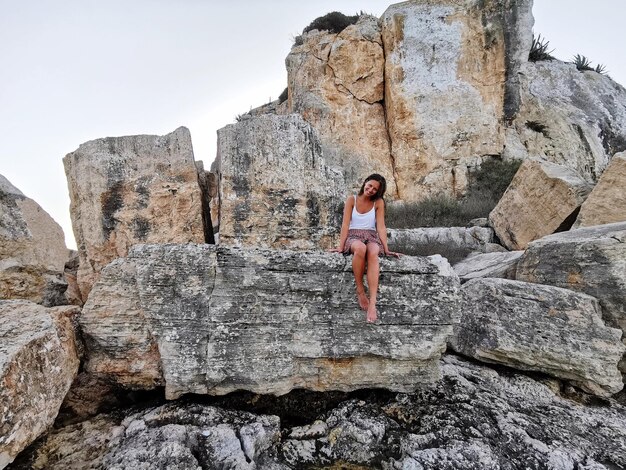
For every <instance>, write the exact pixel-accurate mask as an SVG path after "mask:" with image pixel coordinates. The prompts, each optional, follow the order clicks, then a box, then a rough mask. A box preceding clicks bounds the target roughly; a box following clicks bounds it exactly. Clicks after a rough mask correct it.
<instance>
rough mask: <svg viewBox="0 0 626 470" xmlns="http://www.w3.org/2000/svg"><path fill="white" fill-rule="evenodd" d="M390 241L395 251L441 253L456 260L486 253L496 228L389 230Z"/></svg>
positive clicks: (423, 254)
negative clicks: (477, 253)
mask: <svg viewBox="0 0 626 470" xmlns="http://www.w3.org/2000/svg"><path fill="white" fill-rule="evenodd" d="M387 241H388V243H389V248H390V249H391V250H392V251H398V252H400V253H404V254H408V255H420V256H429V255H434V254H440V255H442V256H444V257H445V258H448V260H449V261H450V262H451V263H453V262H456V261H458V260H460V259H463V258H465V257H466V256H467V255H469V254H470V253H471V252H474V251H477V252H483V253H484V252H486V251H487V250H488V249H490V248H489V246H490V244H491V242H492V241H493V229H491V228H488V227H420V228H411V229H387Z"/></svg>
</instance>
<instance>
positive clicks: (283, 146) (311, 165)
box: [212, 114, 344, 250]
mask: <svg viewBox="0 0 626 470" xmlns="http://www.w3.org/2000/svg"><path fill="white" fill-rule="evenodd" d="M217 135H218V157H217V159H216V161H215V163H214V166H213V167H212V171H213V172H214V173H216V174H217V175H218V177H219V181H220V183H219V201H218V202H219V204H218V203H217V202H216V204H215V205H214V210H218V211H219V215H218V218H219V221H220V227H219V240H220V243H221V244H225V245H236V246H254V247H263V248H287V249H304V250H306V249H320V248H330V247H332V246H334V245H335V244H336V241H337V239H338V230H339V228H340V226H341V214H342V207H343V201H344V189H343V187H344V184H343V179H342V176H341V174H340V172H338V171H336V170H333V169H332V168H330V167H329V166H327V165H326V163H325V160H324V157H323V154H322V152H321V143H320V140H319V138H318V137H317V133H316V132H315V130H314V129H313V128H312V127H311V125H310V124H308V123H307V122H305V121H304V120H303V119H302V118H301V117H299V116H298V115H295V114H291V115H288V116H277V115H271V114H270V115H263V116H258V117H254V118H247V119H243V120H241V121H240V122H238V123H236V124H232V125H230V126H226V127H224V128H223V129H220V130H219V131H218V134H217Z"/></svg>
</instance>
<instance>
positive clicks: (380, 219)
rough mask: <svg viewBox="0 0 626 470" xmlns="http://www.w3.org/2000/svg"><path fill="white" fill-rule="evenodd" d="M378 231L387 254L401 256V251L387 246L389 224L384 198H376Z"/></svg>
mask: <svg viewBox="0 0 626 470" xmlns="http://www.w3.org/2000/svg"><path fill="white" fill-rule="evenodd" d="M376 232H378V238H380V241H381V243H382V244H383V250H385V255H386V256H395V257H396V258H398V257H400V253H395V252H393V251H390V250H389V246H387V226H386V225H385V201H383V200H382V199H377V200H376Z"/></svg>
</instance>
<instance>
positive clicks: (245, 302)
mask: <svg viewBox="0 0 626 470" xmlns="http://www.w3.org/2000/svg"><path fill="white" fill-rule="evenodd" d="M381 265H382V276H381V286H380V289H379V302H378V306H379V317H380V320H379V321H378V322H377V323H376V324H375V325H367V324H366V323H365V314H364V312H362V311H361V310H359V309H358V306H357V304H356V300H355V295H354V285H353V282H354V281H353V277H352V272H351V266H350V259H349V258H344V257H343V256H340V255H337V254H330V253H321V252H317V253H315V252H308V253H298V252H288V251H272V250H239V249H234V248H226V247H217V248H216V247H214V246H210V245H142V246H136V247H134V248H133V249H132V250H131V252H130V254H129V257H128V258H127V259H120V260H116V261H114V262H113V263H112V264H110V265H109V266H107V267H106V269H105V270H104V271H103V274H102V277H101V279H100V281H99V282H98V283H97V284H96V285H95V287H94V290H93V291H92V294H91V295H90V297H89V300H88V302H87V303H86V304H85V307H84V309H83V314H82V315H81V318H80V324H81V326H82V328H83V331H84V333H85V339H86V343H87V348H88V350H89V351H90V355H89V360H88V362H87V365H86V369H87V371H89V372H93V373H98V374H100V375H103V376H106V377H108V378H110V379H111V380H113V381H116V382H118V383H121V384H127V385H129V386H133V387H136V388H152V387H154V386H155V385H157V384H164V385H165V391H166V395H167V396H168V397H169V398H176V397H178V396H180V395H181V394H183V393H200V394H213V395H221V394H226V393H229V392H231V391H234V390H242V389H243V390H250V391H253V392H256V393H271V394H278V395H280V394H284V393H287V392H288V391H289V390H291V389H294V388H305V389H310V390H318V391H324V390H343V391H348V390H355V389H358V388H364V387H365V388H367V387H385V388H389V389H391V390H402V391H408V390H413V389H414V388H415V387H416V386H417V385H418V384H420V383H424V382H430V381H433V380H436V379H437V378H438V377H439V372H438V363H437V360H438V358H439V356H440V354H441V353H442V352H443V351H444V350H445V344H446V340H447V337H448V336H449V335H450V334H451V332H452V322H453V321H454V315H455V314H456V312H457V309H458V305H457V302H458V288H459V281H458V278H457V277H456V275H455V274H454V272H453V271H452V269H451V268H450V266H449V264H448V263H447V262H446V261H445V260H444V259H442V258H441V257H438V256H434V257H431V258H414V257H404V258H402V259H400V260H382V261H381ZM161 377H162V378H161Z"/></svg>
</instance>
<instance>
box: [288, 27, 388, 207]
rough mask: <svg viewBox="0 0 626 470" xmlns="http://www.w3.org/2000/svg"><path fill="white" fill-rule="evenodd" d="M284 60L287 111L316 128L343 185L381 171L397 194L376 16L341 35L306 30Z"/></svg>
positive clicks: (352, 186) (347, 186) (351, 185)
mask: <svg viewBox="0 0 626 470" xmlns="http://www.w3.org/2000/svg"><path fill="white" fill-rule="evenodd" d="M285 63H286V66H287V79H288V89H289V99H288V112H290V113H298V114H300V115H301V116H302V117H303V118H304V119H305V120H306V121H307V122H309V123H310V124H311V125H312V126H313V127H314V128H315V130H316V131H317V133H318V135H319V137H320V144H321V146H322V149H323V153H324V157H325V158H326V161H327V163H328V164H329V165H333V166H335V167H337V168H340V169H341V170H342V171H343V174H344V178H345V181H344V182H342V189H343V190H345V189H348V190H350V191H354V190H355V189H358V188H359V187H360V184H361V182H362V181H363V179H364V178H365V177H366V176H368V175H369V174H371V173H381V174H382V175H383V176H385V177H386V178H387V184H388V193H389V195H390V196H394V195H395V194H396V185H395V177H397V175H396V173H395V169H394V167H393V160H392V159H391V155H390V147H389V135H388V134H387V129H386V125H385V109H384V107H383V104H382V100H383V92H384V64H385V55H384V52H383V45H382V39H381V36H380V26H379V25H378V21H377V19H376V18H374V17H372V16H361V18H360V19H359V21H358V22H357V23H356V24H354V25H350V26H348V27H347V28H345V29H344V30H343V31H341V33H339V34H334V33H330V32H328V31H317V30H314V31H311V32H309V33H306V34H303V35H302V36H300V37H299V39H298V41H297V42H296V44H295V45H294V46H293V47H292V49H291V51H290V52H289V55H288V56H287V58H286V60H285Z"/></svg>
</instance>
